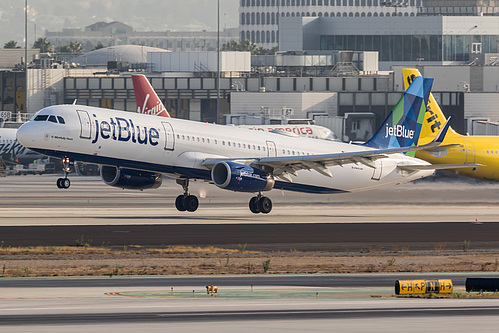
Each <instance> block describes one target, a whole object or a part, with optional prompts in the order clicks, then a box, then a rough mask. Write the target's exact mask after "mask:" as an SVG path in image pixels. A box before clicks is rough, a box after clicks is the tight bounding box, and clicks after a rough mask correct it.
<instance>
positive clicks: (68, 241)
mask: <svg viewBox="0 0 499 333" xmlns="http://www.w3.org/2000/svg"><path fill="white" fill-rule="evenodd" d="M57 177H58V176H57V175H44V176H10V177H7V178H2V179H0V240H1V241H3V242H4V245H5V246H9V245H11V246H29V245H47V246H56V245H72V244H73V243H74V240H75V239H78V238H79V237H81V236H82V235H85V237H87V238H90V239H93V241H94V244H108V245H110V246H123V245H130V244H140V245H144V246H154V247H158V246H164V245H181V244H189V245H222V246H227V245H229V246H231V245H232V246H237V244H250V245H251V247H252V248H253V249H259V250H268V249H275V250H279V249H286V250H289V248H291V247H292V248H295V249H297V250H330V251H340V250H349V249H355V250H358V249H359V248H366V247H370V246H372V247H376V248H379V247H380V246H387V247H388V248H391V247H393V246H401V245H402V246H403V245H404V244H405V245H407V244H409V245H410V247H411V250H417V249H433V247H434V244H435V243H436V242H446V243H447V249H450V250H451V249H454V248H455V249H460V248H462V242H463V240H465V239H466V240H469V241H471V242H472V243H473V248H474V249H484V250H491V249H497V248H498V245H499V241H498V239H497V237H496V235H497V234H499V219H498V216H499V206H498V205H497V199H498V198H499V184H496V183H487V182H476V181H452V180H446V181H441V180H439V181H431V180H426V181H421V182H416V183H409V184H401V185H398V186H394V187H389V188H383V189H379V190H373V191H366V192H359V193H349V194H336V195H313V194H304V193H293V192H281V191H271V192H269V193H268V196H269V197H271V198H272V199H273V201H274V210H273V211H272V212H271V213H270V214H258V215H255V214H252V213H251V212H250V211H249V209H248V207H247V204H248V203H247V201H248V200H249V198H250V197H251V195H250V194H245V193H234V192H230V191H225V190H220V189H218V188H216V187H215V186H214V185H210V184H205V183H194V184H193V185H192V187H191V190H192V192H193V193H195V194H197V195H200V197H201V199H200V201H201V204H200V208H199V210H198V211H196V212H194V213H188V212H178V211H177V210H176V209H175V208H174V205H173V201H174V199H175V197H176V196H177V195H178V194H179V193H180V192H181V188H180V186H178V185H176V184H175V182H174V181H173V180H166V181H165V183H164V184H163V186H162V187H161V188H159V189H157V190H149V191H143V192H141V191H124V190H121V189H117V188H113V187H110V186H107V185H105V184H103V183H102V182H101V181H100V179H99V178H98V177H77V176H75V177H72V186H71V188H70V189H68V190H60V189H57V188H56V186H55V179H56V178H57ZM27 226H30V227H29V228H26V227H27Z"/></svg>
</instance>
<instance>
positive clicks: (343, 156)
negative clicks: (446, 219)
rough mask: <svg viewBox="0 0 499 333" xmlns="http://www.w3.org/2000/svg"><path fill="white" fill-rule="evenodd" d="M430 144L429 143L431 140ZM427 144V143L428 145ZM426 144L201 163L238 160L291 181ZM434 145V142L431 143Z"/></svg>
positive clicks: (370, 164)
mask: <svg viewBox="0 0 499 333" xmlns="http://www.w3.org/2000/svg"><path fill="white" fill-rule="evenodd" d="M430 144H431V143H430ZM430 144H428V145H430ZM428 145H423V146H413V147H402V148H399V147H397V148H385V149H365V150H361V151H354V152H341V153H333V154H320V155H302V156H280V157H260V158H231V159H227V158H207V159H206V160H204V162H203V163H202V165H203V166H205V167H207V168H209V169H211V168H212V167H213V166H214V165H215V164H216V163H219V162H228V161H232V162H237V163H241V164H246V165H251V166H254V167H256V168H261V169H265V167H266V168H267V169H268V168H271V169H272V174H273V175H274V176H277V177H279V178H282V179H284V180H287V181H291V177H290V176H289V175H290V174H291V175H295V176H296V171H298V170H315V171H317V172H319V173H320V174H322V175H324V176H327V177H331V178H332V177H333V175H332V174H331V172H330V171H329V170H328V169H327V167H328V166H332V165H340V166H342V165H344V164H349V163H360V164H363V165H365V166H367V167H370V168H375V165H374V163H373V162H374V161H376V160H377V159H381V158H387V157H388V155H389V154H396V153H404V152H408V151H416V150H424V149H428ZM431 147H432V148H433V147H434V146H433V145H431Z"/></svg>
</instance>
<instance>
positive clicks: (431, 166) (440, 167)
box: [397, 163, 483, 171]
mask: <svg viewBox="0 0 499 333" xmlns="http://www.w3.org/2000/svg"><path fill="white" fill-rule="evenodd" d="M482 166H483V164H471V163H470V164H429V165H428V164H421V165H399V166H397V168H399V169H401V170H404V171H419V170H447V169H462V168H478V167H482Z"/></svg>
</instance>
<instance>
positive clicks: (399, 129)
mask: <svg viewBox="0 0 499 333" xmlns="http://www.w3.org/2000/svg"><path fill="white" fill-rule="evenodd" d="M385 125H386V128H385V138H388V137H390V136H396V137H397V138H405V139H414V131H413V130H410V129H407V128H405V126H404V125H395V126H393V127H389V126H388V124H385Z"/></svg>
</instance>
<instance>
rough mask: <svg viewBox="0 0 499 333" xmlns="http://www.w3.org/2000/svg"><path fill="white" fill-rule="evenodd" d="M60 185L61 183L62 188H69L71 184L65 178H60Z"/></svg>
mask: <svg viewBox="0 0 499 333" xmlns="http://www.w3.org/2000/svg"><path fill="white" fill-rule="evenodd" d="M61 185H62V188H64V189H66V188H69V187H70V186H71V182H70V181H69V179H67V178H62V181H61Z"/></svg>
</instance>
